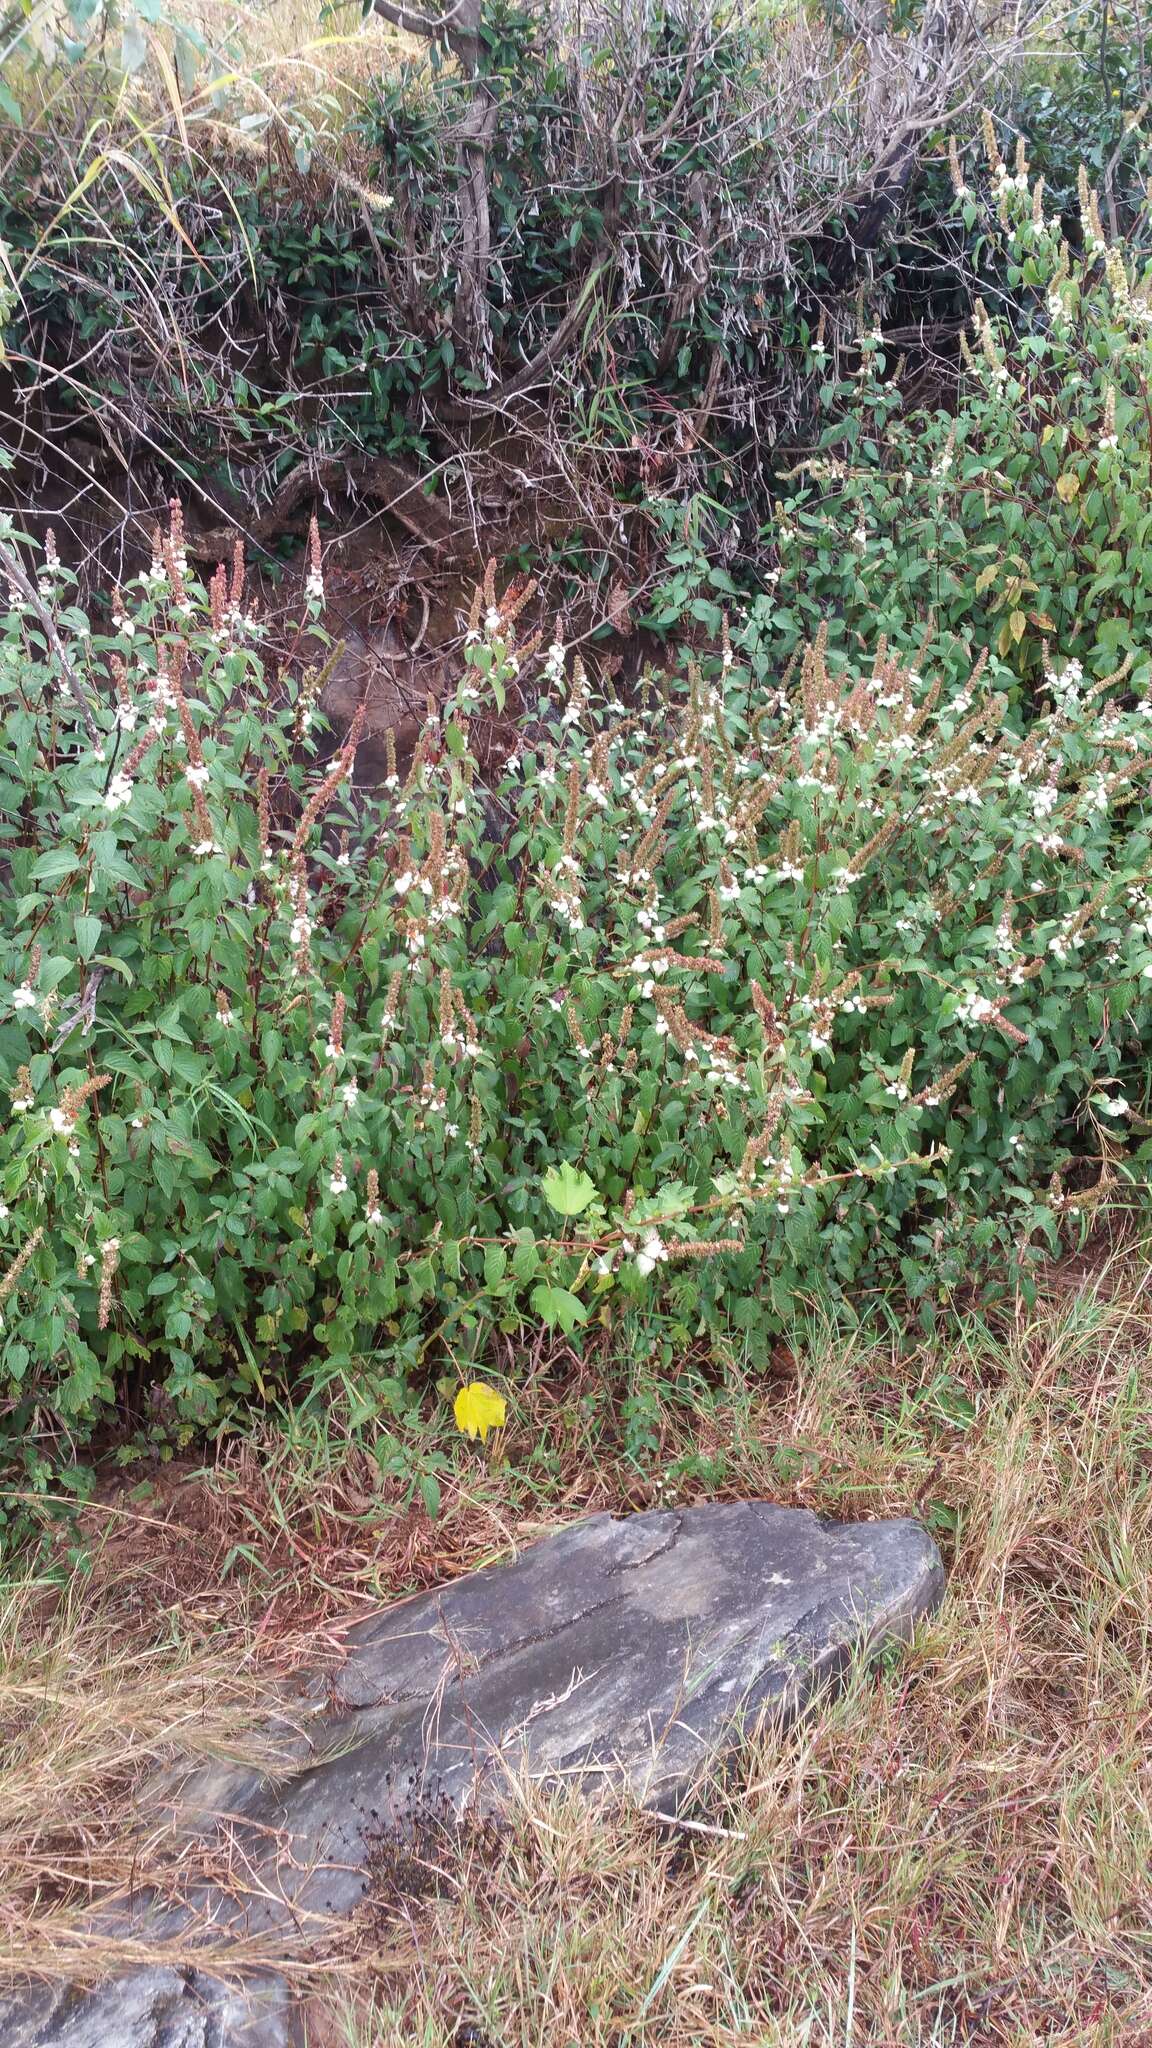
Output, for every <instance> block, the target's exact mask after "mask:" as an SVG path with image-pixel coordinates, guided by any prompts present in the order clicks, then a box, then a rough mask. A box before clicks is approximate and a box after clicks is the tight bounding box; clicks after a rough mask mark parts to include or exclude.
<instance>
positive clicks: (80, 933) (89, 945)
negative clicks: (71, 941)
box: [75, 917, 102, 960]
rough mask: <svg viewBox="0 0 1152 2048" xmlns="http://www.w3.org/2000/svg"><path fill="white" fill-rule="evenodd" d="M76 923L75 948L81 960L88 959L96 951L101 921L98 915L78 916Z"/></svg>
mask: <svg viewBox="0 0 1152 2048" xmlns="http://www.w3.org/2000/svg"><path fill="white" fill-rule="evenodd" d="M75 923H76V950H77V952H78V953H79V955H80V958H81V960H90V959H91V958H92V955H93V953H94V952H95V951H96V946H97V942H98V941H99V938H100V932H101V929H102V927H101V922H100V919H99V918H98V917H78V918H77V919H76V921H75Z"/></svg>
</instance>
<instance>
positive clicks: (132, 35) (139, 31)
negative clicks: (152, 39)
mask: <svg viewBox="0 0 1152 2048" xmlns="http://www.w3.org/2000/svg"><path fill="white" fill-rule="evenodd" d="M147 60H148V38H147V36H146V35H145V33H144V30H143V27H142V25H141V23H140V21H139V19H138V18H137V19H136V20H135V21H129V22H126V23H125V25H124V28H123V30H122V32H121V36H120V68H121V70H122V71H125V72H127V74H128V76H129V78H131V77H132V76H133V74H134V73H135V72H137V71H139V70H140V68H141V66H142V65H143V64H145V63H146V62H147Z"/></svg>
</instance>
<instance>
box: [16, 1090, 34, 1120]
mask: <svg viewBox="0 0 1152 2048" xmlns="http://www.w3.org/2000/svg"><path fill="white" fill-rule="evenodd" d="M12 1107H13V1109H14V1110H15V1111H16V1113H17V1115H18V1116H19V1115H22V1113H23V1112H24V1110H26V1109H31V1107H32V1097H31V1096H30V1095H14V1096H13V1097H12Z"/></svg>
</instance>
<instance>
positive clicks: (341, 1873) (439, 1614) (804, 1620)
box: [0, 1501, 944, 2048]
mask: <svg viewBox="0 0 1152 2048" xmlns="http://www.w3.org/2000/svg"><path fill="white" fill-rule="evenodd" d="M943 1583H944V1576H943V1570H942V1567H941V1563H940V1557H939V1554H938V1552H937V1549H936V1546H935V1544H934V1543H933V1542H932V1540H931V1538H930V1537H929V1536H928V1535H927V1534H926V1532H925V1531H924V1530H923V1529H922V1528H921V1527H920V1525H919V1524H918V1523H916V1522H912V1521H888V1522H870V1523H834V1522H828V1521H825V1520H821V1519H820V1518H819V1517H818V1516H816V1515H813V1514H810V1513H808V1512H806V1511H803V1510H799V1509H789V1508H779V1507H773V1506H770V1505H768V1504H767V1503H765V1502H761V1501H750V1502H741V1503H738V1504H735V1505H729V1506H718V1505H709V1506H703V1507H696V1508H689V1509H685V1510H682V1511H673V1510H669V1511H664V1512H659V1513H655V1514H644V1515H634V1516H631V1517H629V1518H627V1519H625V1520H622V1521H614V1520H613V1519H612V1518H611V1517H610V1516H608V1515H595V1516H593V1517H591V1518H590V1519H589V1520H588V1521H585V1522H581V1523H577V1524H575V1525H574V1526H573V1527H571V1528H569V1529H565V1530H563V1531H562V1532H561V1533H560V1534H558V1535H556V1536H553V1537H550V1538H548V1539H547V1540H545V1541H543V1542H541V1543H538V1544H536V1545H534V1546H533V1547H532V1548H530V1549H528V1550H526V1551H525V1552H524V1553H523V1554H522V1556H520V1557H519V1558H518V1559H516V1561H515V1562H514V1563H512V1564H507V1565H496V1566H492V1567H490V1568H489V1569H487V1570H485V1571H481V1572H477V1573H474V1574H473V1575H472V1576H471V1577H469V1578H465V1579H460V1580H458V1581H457V1582H456V1583H455V1584H454V1585H450V1586H447V1587H445V1588H443V1589H440V1590H437V1591H434V1592H431V1593H426V1594H422V1595H420V1596H419V1597H418V1598H416V1599H413V1600H409V1601H406V1602H403V1603H401V1604H400V1605H399V1606H396V1607H394V1608H392V1609H390V1610H389V1611H388V1612H387V1613H386V1614H383V1615H381V1616H379V1617H377V1618H375V1619H373V1620H370V1621H367V1622H363V1623H361V1624H359V1625H358V1626H357V1627H356V1628H355V1629H354V1630H353V1631H352V1632H351V1634H350V1637H349V1641H348V1656H347V1661H346V1663H345V1664H344V1665H343V1667H342V1668H341V1670H340V1671H339V1673H338V1674H337V1676H336V1679H335V1681H333V1680H332V1679H330V1678H329V1679H319V1678H318V1679H317V1680H315V1681H314V1682H313V1683H312V1684H311V1685H310V1686H309V1687H307V1688H306V1690H305V1693H304V1696H303V1697H302V1698H301V1700H300V1702H299V1706H300V1712H299V1715H298V1716H297V1725H298V1728H299V1730H300V1733H299V1735H298V1737H297V1741H296V1751H295V1761H294V1763H293V1765H292V1766H291V1767H290V1768H289V1770H288V1772H287V1774H286V1775H284V1776H282V1777H281V1778H279V1779H278V1780H277V1781H275V1782H273V1781H271V1780H270V1779H269V1778H268V1777H267V1776H266V1775H262V1774H260V1773H258V1772H256V1771H245V1770H242V1769H238V1768H236V1767H227V1766H221V1767H219V1768H209V1769H207V1770H204V1771H199V1772H197V1773H195V1774H194V1775H193V1776H191V1777H189V1778H188V1779H186V1780H185V1781H184V1783H183V1784H182V1785H181V1786H180V1787H179V1788H178V1790H176V1791H173V1789H172V1788H171V1787H170V1788H169V1789H168V1795H167V1797H166V1800H165V1804H168V1805H169V1806H170V1810H171V1811H172V1813H173V1815H174V1817H175V1818H176V1819H177V1821H178V1822H179V1824H180V1826H181V1828H182V1829H185V1830H189V1831H192V1832H202V1831H209V1830H211V1831H216V1830H220V1831H223V1833H224V1834H225V1835H226V1836H229V1837H230V1838H231V1841H232V1844H233V1847H234V1850H235V1852H236V1853H235V1857H234V1865H233V1867H234V1868H236V1869H237V1870H245V1871H247V1872H249V1873H250V1876H249V1879H248V1881H247V1883H246V1884H245V1885H244V1886H243V1887H242V1888H240V1887H237V1888H234V1890H233V1891H232V1892H231V1893H230V1894H229V1896H228V1897H224V1896H222V1895H221V1894H218V1893H217V1894H213V1893H211V1892H209V1891H207V1890H205V1891H204V1892H203V1893H202V1894H201V1895H200V1897H198V1898H197V1899H196V1900H194V1901H193V1902H192V1904H191V1906H190V1907H188V1908H186V1909H181V1911H180V1913H179V1914H173V1913H172V1912H171V1911H170V1910H169V1911H168V1912H166V1913H163V1914H161V1913H159V1912H153V1910H152V1908H151V1907H150V1906H149V1904H148V1902H146V1901H143V1902H140V1903H139V1906H138V1908H137V1910H135V1911H134V1913H133V1915H132V1923H131V1924H132V1926H133V1929H134V1931H136V1932H138V1933H139V1934H140V1935H141V1937H142V1938H146V1936H147V1933H148V1931H149V1928H150V1927H151V1928H152V1929H153V1930H154V1931H156V1932H159V1933H171V1932H173V1931H174V1930H175V1929H176V1928H177V1927H179V1926H181V1925H183V1926H185V1927H187V1926H188V1925H189V1922H190V1918H191V1916H192V1915H193V1914H196V1915H199V1916H206V1917H208V1918H210V1919H212V1920H214V1921H215V1922H216V1924H217V1925H220V1926H223V1925H225V1924H227V1925H228V1926H229V1927H230V1928H233V1929H237V1930H243V1931H244V1932H245V1933H248V1934H250V1933H252V1932H255V1931H272V1930H275V1929H276V1928H277V1927H281V1926H283V1927H288V1926H292V1927H293V1928H295V1929H296V1930H297V1931H300V1930H303V1931H304V1932H305V1933H307V1932H308V1931H310V1930H313V1931H315V1933H316V1934H317V1935H319V1934H321V1933H322V1930H323V1927H324V1924H325V1922H327V1921H329V1920H330V1919H331V1917H332V1916H337V1917H343V1916H345V1915H347V1914H348V1913H349V1912H350V1911H351V1910H352V1909H353V1908H354V1907H355V1906H356V1905H357V1903H358V1902H359V1900H360V1898H361V1896H362V1895H363V1893H364V1891H365V1889H366V1888H367V1885H368V1883H369V1881H370V1878H369V1874H368V1873H369V1871H370V1866H371V1863H372V1860H373V1855H374V1853H375V1850H376V1847H377V1845H378V1844H379V1843H380V1842H381V1841H382V1840H386V1839H387V1838H388V1837H389V1836H390V1835H392V1834H393V1833H394V1832H395V1831H397V1830H399V1831H401V1832H403V1831H407V1830H410V1829H412V1828H413V1827H415V1826H418V1825H419V1823H420V1820H421V1818H422V1817H423V1816H429V1817H432V1818H436V1819H440V1818H448V1819H452V1818H454V1817H457V1816H461V1815H463V1814H465V1813H466V1812H469V1811H471V1812H483V1813H491V1812H496V1811H498V1810H499V1808H500V1806H501V1803H502V1800H503V1799H504V1798H505V1797H506V1796H507V1794H508V1791H509V1788H510V1786H511V1784H512V1783H513V1782H514V1781H516V1780H518V1779H520V1778H521V1777H522V1776H523V1775H524V1774H527V1775H528V1776H529V1777H530V1778H531V1779H533V1780H536V1781H539V1782H547V1783H563V1784H575V1785H578V1786H579V1787H580V1788H581V1789H582V1790H583V1791H585V1792H588V1793H595V1792H597V1791H601V1790H606V1789H619V1788H624V1789H626V1790H627V1792H628V1793H629V1794H630V1795H631V1796H633V1797H635V1798H636V1799H637V1800H639V1801H641V1802H642V1803H644V1804H645V1805H647V1806H649V1807H650V1808H653V1809H655V1810H657V1811H659V1812H663V1813H668V1812H671V1811H674V1810H675V1809H676V1808H677V1807H678V1806H680V1805H681V1803H682V1802H683V1801H684V1800H685V1799H686V1798H687V1797H688V1796H690V1794H691V1792H692V1789H693V1786H694V1785H695V1784H696V1783H697V1781H698V1780H699V1778H700V1776H701V1774H702V1773H703V1772H705V1771H706V1770H707V1769H708V1768H709V1767H710V1766H712V1765H714V1764H715V1762H716V1760H717V1759H718V1758H720V1757H722V1756H724V1755H725V1754H726V1753H728V1752H730V1751H731V1750H732V1749H733V1747H734V1746H735V1745H736V1744H737V1743H738V1742H739V1740H740V1738H741V1736H742V1734H747V1733H748V1732H750V1731H751V1729H752V1728H753V1727H754V1726H755V1724H756V1723H757V1721H759V1720H760V1719H761V1718H762V1717H763V1716H764V1715H765V1714H771V1715H773V1716H779V1717H784V1718H791V1717H792V1716H794V1715H795V1714H796V1713H798V1712H799V1711H800V1709H801V1708H802V1707H803V1706H804V1704H805V1702H806V1701H807V1700H808V1699H809V1697H810V1696H811V1694H812V1692H813V1691H814V1689H815V1688H816V1687H818V1686H819V1685H821V1684H822V1683H823V1682H825V1681H826V1680H827V1679H829V1678H830V1677H832V1676H834V1675H835V1673H836V1672H837V1671H839V1670H840V1669H841V1668H842V1667H843V1666H844V1665H845V1663H846V1662H847V1661H848V1660H849V1659H850V1658H851V1657H853V1656H854V1655H856V1654H858V1653H860V1652H868V1651H870V1650H875V1649H876V1648H878V1647H879V1646H880V1644H881V1643H883V1642H885V1641H888V1640H891V1639H892V1638H907V1637H908V1635H909V1634H910V1633H911V1630H912V1628H913V1626H914V1624H915V1622H916V1621H917V1620H918V1619H919V1617H920V1616H922V1615H924V1614H925V1613H927V1612H928V1611H929V1610H930V1609H931V1608H932V1607H934V1606H935V1605H936V1603H937V1601H938V1600H939V1598H940V1595H941V1592H942V1590H943ZM120 1926H121V1931H123V1928H124V1922H123V1921H121V1922H120ZM207 1960H210V1958H207ZM153 1974H164V1973H153ZM148 1977H149V1973H148V1972H137V1973H136V1974H135V1975H134V1976H133V1977H132V1978H129V1979H124V1980H122V1985H123V1987H124V1999H125V2000H127V1999H128V1998H129V1996H130V1997H131V1998H132V1999H134V2000H135V2005H134V2006H133V2008H132V2009H133V2011H134V2012H136V2013H138V2015H139V2017H138V2018H132V2019H130V2018H128V2017H127V2004H126V2005H125V2016H124V2017H123V2019H121V2018H115V2019H112V2020H110V2022H109V2029H110V2030H108V2031H106V2033H104V2034H101V2033H99V2032H98V2031H97V2032H95V2033H93V2032H92V2030H91V2025H90V2024H88V2023H87V2022H83V2023H82V2021H81V2019H80V2017H79V2016H78V2015H77V2014H75V2012H74V2015H73V2018H72V2019H69V2018H68V2017H67V2014H66V2013H65V2012H61V2015H60V2018H59V2020H56V2019H54V2018H53V2019H49V2020H48V2022H47V2031H41V2032H40V2033H33V2034H28V2035H24V2036H22V2035H19V2034H13V2035H12V2037H11V2038H12V2040H13V2042H14V2043H18V2044H19V2048H282V2044H286V2043H288V2042H289V2040H290V2038H291V2036H290V2034H289V2033H287V2032H285V2031H284V2028H285V2026H287V2025H288V2024H289V2022H288V2020H287V2019H286V2018H285V2016H284V2014H283V2013H281V2012H280V2011H279V2010H278V2009H277V2010H267V2011H266V2013H265V2015H264V2019H263V2021H262V2025H263V2031H262V2032H261V2031H258V2032H256V2033H245V2032H243V2031H242V2030H240V2019H241V2013H240V2010H239V2007H238V2005H237V2001H235V2000H232V2001H229V2002H228V2004H229V2009H228V2010H227V2011H225V2010H224V2009H223V2008H222V2007H221V2006H220V2005H219V2004H217V2006H216V2011H215V2017H214V2018H213V2021H212V2028H213V2031H211V2032H210V2033H206V2032H204V2031H203V2030H202V2031H201V2032H200V2033H197V2032H195V2030H194V2028H195V2024H196V2023H197V2015H198V2014H199V2013H200V2012H201V2011H202V2010H203V2006H204V1997H205V1995H206V1994H204V1993H198V1992H197V1988H196V1985H195V1983H193V1984H192V1985H191V1987H190V1985H189V1984H188V1983H186V1982H185V1981H184V1980H183V1979H181V1980H178V1981H179V1984H180V1995H179V1998H178V1999H175V2000H174V2002H173V2004H172V2006H171V2009H170V2012H169V2017H168V2020H167V2021H166V2022H165V2026H164V2030H162V2031H158V2030H157V2027H156V2025H155V2022H154V2019H153V2017H152V2016H151V2015H150V2012H149V2011H148V2010H147V2004H148V1991H147V1985H146V1983H145V1979H147V1978H148ZM129 1987H135V1989H133V1990H131V1991H129ZM118 1988H119V1987H117V1986H115V1985H112V1986H109V1987H106V1992H102V1993H100V1994H98V1996H100V1997H105V1996H108V1997H111V1998H112V1999H113V2003H114V2002H115V1994H116V1993H117V1990H118ZM218 1990H219V1987H217V1991H218ZM190 2005H191V2006H193V2007H195V2008H196V2010H195V2012H194V2013H192V2014H189V2012H188V2011H187V2008H188V2007H189V2006H190ZM272 2005H273V2007H275V2006H276V2000H275V1999H273V2001H272ZM154 2006H155V1998H154V1999H153V2007H154ZM2 2019H3V2009H2V2008H0V2022H2ZM83 2024H87V2025H88V2031H83V2030H81V2031H75V2029H76V2027H77V2026H81V2027H82V2025H83ZM97 2024H98V2023H97ZM69 2026H72V2027H73V2031H72V2032H68V2031H67V2028H68V2027H69ZM181 2026H183V2027H184V2031H183V2032H181V2031H180V2027H181ZM149 2027H151V2029H152V2031H151V2032H149V2031H148V2029H149ZM117 2028H119V2031H117V2030H116V2029H117ZM189 2028H191V2029H192V2030H191V2031H189ZM8 2041H9V2036H8V2034H6V2033H4V2032H3V2028H2V2024H0V2042H2V2043H3V2044H4V2048H7V2044H8Z"/></svg>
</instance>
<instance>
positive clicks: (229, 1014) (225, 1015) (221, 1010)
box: [216, 1003, 235, 1024]
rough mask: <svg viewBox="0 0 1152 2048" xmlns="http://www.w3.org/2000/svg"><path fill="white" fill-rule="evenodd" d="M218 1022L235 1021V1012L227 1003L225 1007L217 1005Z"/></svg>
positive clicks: (228, 1022)
mask: <svg viewBox="0 0 1152 2048" xmlns="http://www.w3.org/2000/svg"><path fill="white" fill-rule="evenodd" d="M216 1022H217V1023H218V1024H232V1023H234V1022H235V1013H234V1011H232V1010H230V1009H229V1008H228V1005H227V1003H225V1004H224V1005H223V1007H220V1006H218V1007H217V1010H216Z"/></svg>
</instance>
